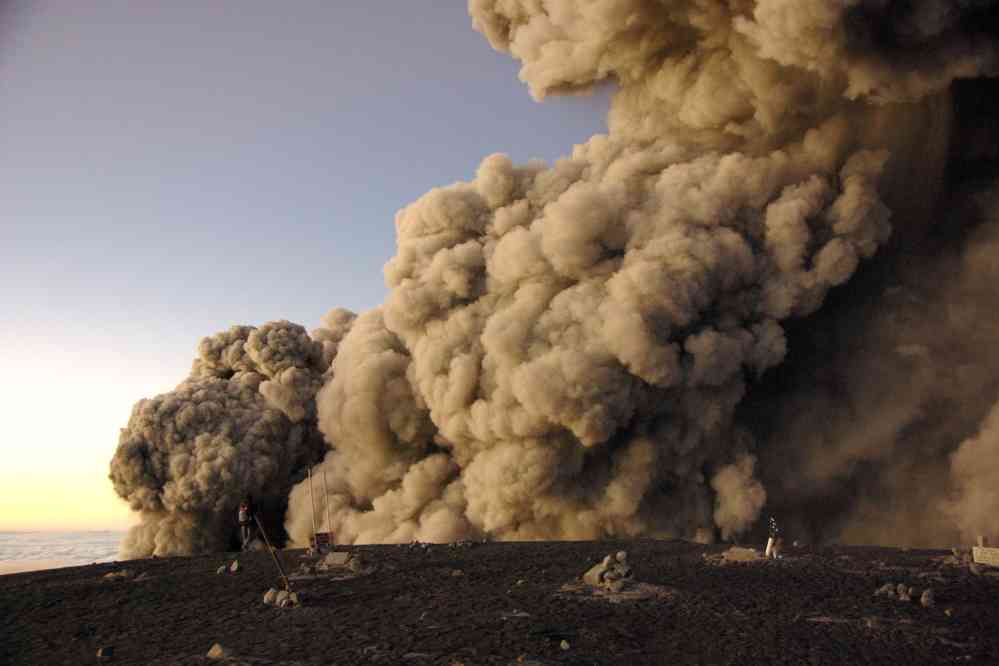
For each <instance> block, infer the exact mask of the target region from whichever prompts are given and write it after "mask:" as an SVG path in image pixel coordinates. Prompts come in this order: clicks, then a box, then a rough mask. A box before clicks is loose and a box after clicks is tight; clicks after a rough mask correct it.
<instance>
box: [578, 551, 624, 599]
mask: <svg viewBox="0 0 999 666" xmlns="http://www.w3.org/2000/svg"><path fill="white" fill-rule="evenodd" d="M633 580H634V579H633V578H632V575H631V567H630V566H628V554H627V553H626V552H624V551H623V550H622V551H620V552H618V553H617V554H616V555H613V554H612V555H608V556H607V557H605V558H604V559H603V560H602V561H600V562H599V563H598V564H595V565H594V566H592V567H590V569H589V571H587V572H586V573H585V574H583V582H584V583H586V584H587V585H592V586H593V587H596V588H600V589H604V590H609V591H611V592H620V591H621V590H623V589H624V588H625V587H626V586H628V585H629V584H631V583H632V582H633Z"/></svg>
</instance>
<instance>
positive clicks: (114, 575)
mask: <svg viewBox="0 0 999 666" xmlns="http://www.w3.org/2000/svg"><path fill="white" fill-rule="evenodd" d="M134 575H135V572H134V571H132V570H131V569H122V570H121V571H112V572H111V573H107V574H104V579H105V580H125V579H128V578H131V577H132V576H134Z"/></svg>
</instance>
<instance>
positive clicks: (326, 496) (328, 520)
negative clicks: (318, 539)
mask: <svg viewBox="0 0 999 666" xmlns="http://www.w3.org/2000/svg"><path fill="white" fill-rule="evenodd" d="M323 498H324V501H325V502H326V537H327V538H328V539H329V540H330V550H333V520H332V519H331V518H330V491H329V489H327V487H326V468H325V467H324V468H323Z"/></svg>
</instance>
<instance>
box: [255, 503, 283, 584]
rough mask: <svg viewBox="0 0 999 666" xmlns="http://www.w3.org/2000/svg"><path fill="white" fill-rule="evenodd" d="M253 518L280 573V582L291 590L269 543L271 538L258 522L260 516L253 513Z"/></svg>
mask: <svg viewBox="0 0 999 666" xmlns="http://www.w3.org/2000/svg"><path fill="white" fill-rule="evenodd" d="M253 520H255V521H256V522H257V529H259V530H260V536H262V537H264V543H266V544H267V552H269V553H270V554H271V559H273V560H274V565H275V566H276V567H277V570H278V573H279V574H280V575H281V582H283V583H284V589H286V590H288V591H289V592H291V581H289V580H288V577H287V576H285V575H284V569H282V568H281V562H279V561H278V558H277V554H276V553H275V552H274V546H272V545H271V540H270V539H268V538H267V532H266V530H264V525H263V523H261V522H260V516H258V515H257V514H253Z"/></svg>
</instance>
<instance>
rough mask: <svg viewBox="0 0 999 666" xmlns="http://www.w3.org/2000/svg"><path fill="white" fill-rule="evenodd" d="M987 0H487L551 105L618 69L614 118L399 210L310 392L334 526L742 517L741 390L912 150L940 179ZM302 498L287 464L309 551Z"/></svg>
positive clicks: (591, 532)
mask: <svg viewBox="0 0 999 666" xmlns="http://www.w3.org/2000/svg"><path fill="white" fill-rule="evenodd" d="M982 7H984V3H964V4H962V3H958V5H957V6H955V5H953V4H950V3H943V2H936V1H934V2H930V1H925V2H907V3H904V5H903V3H893V2H886V1H882V2H859V1H858V2H852V3H844V2H842V1H841V0H804V1H798V0H795V1H791V0H760V1H759V2H745V3H740V2H722V1H721V0H718V1H717V2H710V1H708V2H705V1H704V0H699V1H697V2H693V1H691V2H683V1H671V2H666V1H656V0H594V1H593V2H586V3H581V2H570V1H563V0H541V1H539V0H471V2H470V3H469V10H470V13H471V15H472V19H473V24H474V27H475V28H476V29H477V30H479V31H480V32H482V33H483V34H484V35H485V36H486V37H487V38H488V40H489V42H490V44H491V45H492V46H493V47H495V48H496V49H498V50H502V51H505V52H508V53H510V54H511V55H512V56H513V57H515V58H517V59H518V60H520V61H521V63H522V68H521V71H520V78H521V79H522V80H523V81H524V82H525V83H527V85H528V86H529V88H530V91H531V94H532V95H533V96H534V97H535V98H536V99H539V100H540V99H543V98H544V97H545V96H546V95H549V94H564V93H577V92H585V91H587V90H589V89H591V88H592V87H594V86H596V85H599V84H601V83H602V82H604V81H612V82H613V83H614V84H615V85H616V92H615V94H614V96H613V101H612V106H611V112H610V116H609V128H610V131H609V133H608V135H606V136H596V137H593V138H591V139H590V140H589V141H587V142H586V143H584V144H582V145H579V146H577V147H576V148H575V149H574V150H573V152H572V154H571V155H569V156H567V157H566V158H564V159H561V160H559V161H557V162H556V163H555V164H554V165H553V166H552V167H550V168H549V167H548V166H546V165H544V164H535V163H532V164H528V165H526V166H521V167H518V166H514V165H513V164H511V163H510V161H509V160H508V159H506V158H505V157H504V156H501V155H493V156H490V157H487V158H486V159H485V160H484V161H483V162H482V164H481V166H480V168H479V171H478V173H477V174H476V176H475V178H474V179H473V180H472V181H471V182H468V183H458V184H455V185H452V186H448V187H444V188H439V189H435V190H433V191H431V192H429V193H427V194H426V195H424V196H423V197H421V198H420V199H419V200H418V201H416V202H415V203H413V204H412V205H410V206H408V207H406V208H405V209H404V210H402V211H400V213H399V214H398V215H397V218H396V228H397V234H398V252H397V254H396V256H395V257H394V258H393V259H392V260H391V261H390V262H389V263H388V265H387V266H386V269H385V274H386V281H387V284H388V286H389V287H390V289H391V293H390V295H389V298H388V300H387V302H386V303H385V305H384V306H383V308H381V309H380V310H379V311H377V312H376V313H374V314H371V316H370V317H369V316H365V319H364V321H363V326H362V325H360V323H359V325H358V326H357V327H355V329H354V330H352V331H351V333H350V334H348V336H347V337H346V338H345V339H344V341H343V345H342V350H341V354H342V355H343V357H342V358H338V359H337V373H336V375H335V376H334V377H333V379H332V380H331V381H330V382H328V383H327V385H326V386H325V387H324V389H323V390H322V392H321V393H320V394H319V396H318V398H317V403H318V411H319V417H320V418H319V421H320V429H321V430H322V432H323V433H324V435H325V436H326V438H327V440H328V441H330V442H334V443H335V445H336V448H335V450H334V451H332V452H331V453H329V454H328V455H327V457H326V459H325V461H324V463H323V467H324V469H326V471H327V473H328V475H329V477H330V479H331V492H330V496H329V497H328V498H325V501H326V502H328V503H329V506H330V508H331V513H332V516H333V523H334V524H333V525H332V526H330V527H331V528H332V529H333V530H334V532H336V533H337V534H338V538H339V539H341V540H343V541H348V542H370V541H405V540H409V539H413V538H417V539H421V540H448V539H453V538H458V537H461V536H466V535H470V536H479V535H483V534H485V535H489V536H491V537H493V538H499V539H542V538H599V537H602V536H629V535H638V534H652V535H664V536H665V535H672V536H688V537H700V538H710V535H712V534H714V533H716V532H717V533H719V534H720V535H721V536H723V537H727V536H731V535H734V534H737V533H739V532H740V531H742V530H745V529H746V528H747V527H748V526H749V525H751V524H752V523H753V522H754V521H755V520H756V518H757V516H758V514H759V511H760V509H761V507H762V505H763V504H764V502H765V501H766V490H765V488H764V487H763V486H762V484H761V483H760V482H759V481H758V479H757V476H756V474H757V461H758V460H759V455H758V454H759V452H760V448H761V447H763V446H765V445H769V443H767V442H757V441H754V439H753V437H751V436H750V435H749V433H748V430H747V429H746V428H745V427H742V426H741V425H740V424H739V423H738V422H737V421H736V419H735V413H736V409H737V407H738V406H739V405H740V404H741V403H742V402H743V400H744V398H745V396H746V395H747V393H749V392H750V391H752V390H753V388H754V386H755V385H756V382H757V381H758V379H759V378H760V377H761V376H762V375H764V374H765V373H766V372H767V371H768V370H770V369H773V368H775V367H778V366H780V365H781V364H782V363H783V362H784V359H785V356H786V353H787V340H786V337H785V328H786V326H787V324H788V322H789V321H791V320H803V319H806V318H808V317H810V316H812V315H814V314H815V313H816V312H818V311H820V310H821V309H822V307H823V304H824V303H825V300H826V296H827V294H828V292H829V291H830V290H831V289H833V288H835V287H839V286H843V285H846V284H848V283H849V281H850V280H851V278H852V277H853V276H854V274H855V273H856V271H857V270H858V268H859V267H860V266H861V265H862V263H863V262H864V260H869V259H871V258H872V257H874V255H875V254H876V253H877V252H878V251H879V249H881V248H884V247H885V245H886V243H887V242H888V240H889V239H890V237H891V236H892V233H893V230H892V225H891V224H890V223H889V218H890V215H891V210H890V208H889V206H888V204H889V203H892V204H896V203H901V204H905V205H908V206H909V207H910V209H911V210H906V214H905V215H903V216H901V218H899V219H897V220H894V224H895V226H896V231H897V230H898V229H904V228H905V227H906V225H908V224H914V221H913V217H914V215H912V214H910V212H911V211H915V214H918V215H923V216H924V217H925V215H926V211H925V209H926V208H927V207H929V206H930V205H931V204H932V203H933V197H934V194H935V191H936V190H935V188H934V187H918V188H916V190H915V192H914V191H913V189H912V186H913V183H915V182H917V181H916V180H915V179H914V178H912V177H911V176H912V175H913V171H912V169H913V167H912V163H913V158H918V165H919V167H918V170H917V171H916V173H917V174H918V175H926V176H927V177H926V178H925V180H926V181H928V182H930V183H932V182H933V181H934V179H939V177H940V175H941V173H942V169H943V165H944V160H945V157H946V154H947V146H948V130H949V125H948V123H949V114H948V113H947V111H946V110H947V109H948V108H949V100H948V98H947V94H948V87H949V85H950V82H951V81H952V80H953V79H955V78H956V77H970V76H981V75H983V74H987V73H991V71H992V69H993V66H994V61H995V48H994V41H991V40H989V39H978V38H975V39H966V38H965V37H966V36H965V35H964V33H963V32H962V31H963V30H964V27H965V25H966V22H968V21H972V20H973V17H974V15H975V12H976V11H984V10H983V9H982ZM900 188H901V189H900ZM907 188H908V189H907ZM376 359H377V360H376ZM388 395H391V396H392V399H391V400H390V401H389V400H388V399H387V398H386V396H388ZM784 444H786V445H787V446H793V442H791V443H782V444H781V445H784ZM788 472H789V473H793V470H788ZM308 511H309V509H308V503H307V496H306V494H305V489H304V486H298V487H296V488H295V489H294V490H293V491H292V495H291V498H290V506H289V515H288V521H287V525H288V529H289V533H290V534H291V535H292V538H293V539H294V540H295V541H297V542H300V543H304V542H305V540H306V539H307V536H308V532H309V530H310V529H311V528H310V526H309V519H308Z"/></svg>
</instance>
